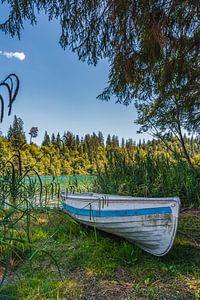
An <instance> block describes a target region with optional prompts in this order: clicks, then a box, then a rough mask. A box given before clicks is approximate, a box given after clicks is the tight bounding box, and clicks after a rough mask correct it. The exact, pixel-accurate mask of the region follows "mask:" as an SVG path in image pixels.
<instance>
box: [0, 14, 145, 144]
mask: <svg viewBox="0 0 200 300" xmlns="http://www.w3.org/2000/svg"><path fill="white" fill-rule="evenodd" d="M59 35H60V27H59V24H58V23H57V22H56V21H52V22H48V20H47V17H46V16H45V15H40V16H39V18H38V23H37V25H36V26H31V25H29V24H28V23H25V26H24V30H23V31H22V33H21V38H20V40H19V39H18V38H17V37H14V38H11V37H10V36H9V35H5V34H4V33H2V32H0V39H1V44H0V81H1V80H3V79H4V78H5V77H6V76H7V75H8V74H10V73H16V74H17V75H18V77H19V78H20V90H19V94H18V96H17V99H16V101H15V103H14V105H13V109H12V115H11V116H9V117H8V116H7V112H8V110H7V105H6V108H5V118H4V121H3V124H0V130H1V131H3V134H6V133H7V130H8V128H9V126H10V124H12V122H13V117H14V115H17V117H20V118H22V120H23V122H24V129H25V132H26V135H27V137H28V132H29V130H30V128H31V127H33V126H36V127H38V129H39V135H38V137H37V138H36V139H35V140H34V142H36V143H38V144H40V143H41V141H42V139H43V137H44V132H45V130H47V132H48V133H49V134H50V135H51V134H52V133H53V132H54V133H55V134H57V132H60V134H61V135H62V134H63V133H64V131H65V132H66V131H68V130H69V131H71V132H73V133H74V134H79V135H80V136H83V135H85V134H87V133H91V134H92V133H93V132H96V133H97V132H98V131H102V133H103V134H104V136H105V137H106V136H107V135H108V133H110V134H111V135H113V134H115V135H118V137H119V138H120V139H121V138H122V137H124V138H125V139H128V138H133V139H134V140H136V141H137V140H138V139H139V138H145V139H149V138H150V137H149V136H148V135H147V134H146V135H145V134H143V135H139V134H137V133H136V132H137V130H138V129H139V127H138V126H136V125H135V124H134V120H135V119H136V116H137V114H136V110H135V108H134V105H133V104H131V105H129V106H128V107H126V106H124V105H121V104H115V101H116V99H114V98H113V99H112V100H111V101H109V102H106V101H101V100H98V99H96V97H97V96H98V95H99V94H100V93H101V92H102V91H103V90H104V88H105V87H106V86H107V81H108V71H109V66H108V63H107V61H105V60H103V61H100V62H99V63H98V65H97V66H96V67H94V66H92V65H88V64H87V63H86V62H81V61H79V60H78V57H77V55H76V54H74V53H72V52H70V51H69V50H63V49H62V48H61V46H60V45H59ZM0 92H2V93H4V91H3V90H2V89H1V90H0ZM6 104H7V103H6Z"/></svg>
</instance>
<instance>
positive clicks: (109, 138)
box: [106, 134, 111, 146]
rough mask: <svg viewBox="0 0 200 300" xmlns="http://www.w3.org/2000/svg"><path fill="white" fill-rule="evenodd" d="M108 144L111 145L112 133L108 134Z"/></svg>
mask: <svg viewBox="0 0 200 300" xmlns="http://www.w3.org/2000/svg"><path fill="white" fill-rule="evenodd" d="M106 146H111V135H110V134H108V136H107V139H106Z"/></svg>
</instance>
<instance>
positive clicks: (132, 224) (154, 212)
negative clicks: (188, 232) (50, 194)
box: [61, 192, 180, 256]
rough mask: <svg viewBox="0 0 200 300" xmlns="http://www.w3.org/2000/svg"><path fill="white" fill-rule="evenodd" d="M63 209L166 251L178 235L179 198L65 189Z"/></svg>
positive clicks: (141, 244)
mask: <svg viewBox="0 0 200 300" xmlns="http://www.w3.org/2000/svg"><path fill="white" fill-rule="evenodd" d="M61 198H62V200H63V202H62V204H63V209H64V210H65V211H66V213H68V214H69V215H70V216H72V217H73V218H75V219H76V220H78V221H80V222H81V223H83V224H86V225H89V226H93V227H95V228H98V229H100V230H103V231H105V232H108V233H112V234H115V235H118V236H121V237H123V238H126V239H127V240H129V241H131V242H133V243H135V244H136V245H138V246H139V247H140V248H142V249H143V250H145V251H147V252H149V253H151V254H153V255H156V256H163V255H165V254H166V253H167V252H168V251H169V250H170V249H171V247H172V245H173V241H174V239H175V236H176V231H177V225H178V217H179V209H180V200H179V198H177V197H175V198H138V197H137V198H136V197H126V196H115V195H104V194H95V193H82V194H68V193H64V192H62V193H61Z"/></svg>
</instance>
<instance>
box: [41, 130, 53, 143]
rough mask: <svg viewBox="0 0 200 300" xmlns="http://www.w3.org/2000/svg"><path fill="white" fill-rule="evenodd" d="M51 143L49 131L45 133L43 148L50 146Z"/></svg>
mask: <svg viewBox="0 0 200 300" xmlns="http://www.w3.org/2000/svg"><path fill="white" fill-rule="evenodd" d="M50 143H51V141H50V137H49V135H48V133H47V131H45V133H44V139H43V142H42V146H49V144H50Z"/></svg>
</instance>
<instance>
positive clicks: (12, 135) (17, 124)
mask: <svg viewBox="0 0 200 300" xmlns="http://www.w3.org/2000/svg"><path fill="white" fill-rule="evenodd" d="M23 126H24V122H23V121H22V119H21V118H17V116H16V115H15V116H14V121H13V125H10V127H9V130H8V134H7V138H8V140H9V141H10V142H11V144H12V145H13V147H14V148H16V149H19V148H20V147H21V146H22V145H23V144H24V143H26V136H25V132H24V128H23Z"/></svg>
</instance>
